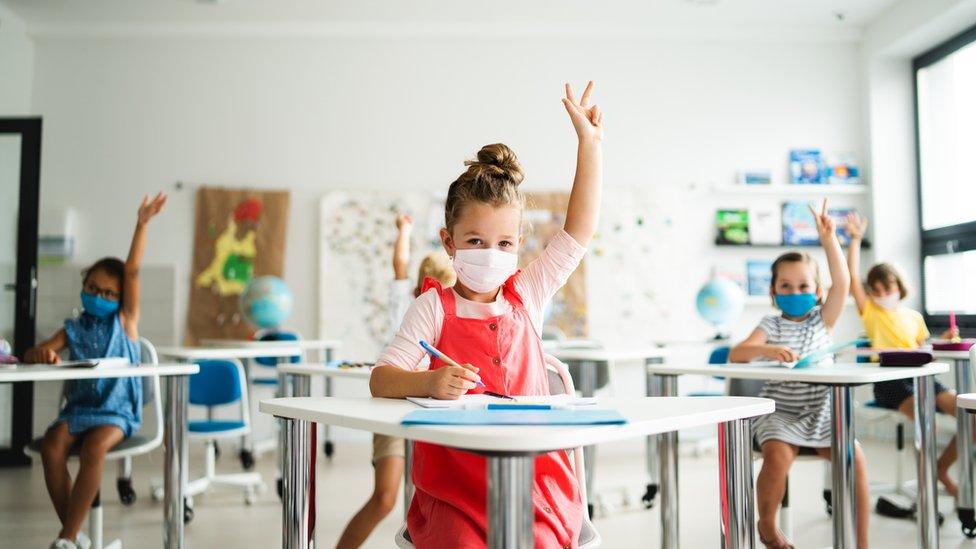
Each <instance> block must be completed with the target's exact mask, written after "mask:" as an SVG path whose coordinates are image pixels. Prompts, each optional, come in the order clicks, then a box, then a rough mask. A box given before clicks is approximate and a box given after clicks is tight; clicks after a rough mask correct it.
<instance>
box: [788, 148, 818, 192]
mask: <svg viewBox="0 0 976 549" xmlns="http://www.w3.org/2000/svg"><path fill="white" fill-rule="evenodd" d="M790 182H791V183H793V184H796V185H823V184H824V183H826V182H827V166H826V165H825V164H824V160H823V157H822V156H821V155H820V150H819V149H793V150H791V151H790Z"/></svg>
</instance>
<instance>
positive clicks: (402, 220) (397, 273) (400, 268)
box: [393, 214, 413, 280]
mask: <svg viewBox="0 0 976 549" xmlns="http://www.w3.org/2000/svg"><path fill="white" fill-rule="evenodd" d="M396 228H397V237H396V242H394V243H393V278H394V279H396V280H406V279H408V278H410V274H409V272H408V269H409V268H410V233H411V232H412V231H413V218H412V217H410V216H409V215H406V214H398V215H397V216H396Z"/></svg>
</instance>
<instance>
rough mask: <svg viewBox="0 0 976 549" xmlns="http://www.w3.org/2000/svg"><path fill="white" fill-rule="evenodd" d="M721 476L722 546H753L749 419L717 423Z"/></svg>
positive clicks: (736, 548) (731, 548)
mask: <svg viewBox="0 0 976 549" xmlns="http://www.w3.org/2000/svg"><path fill="white" fill-rule="evenodd" d="M718 448H719V449H718V452H719V453H718V476H719V496H720V497H719V503H720V505H721V508H720V509H719V513H720V515H721V519H720V520H721V528H722V548H723V549H752V548H753V547H754V546H755V543H756V537H755V531H756V529H755V527H754V526H753V525H754V524H755V507H754V505H753V485H752V426H751V425H750V423H749V420H748V419H739V420H735V421H728V422H725V423H720V424H719V425H718Z"/></svg>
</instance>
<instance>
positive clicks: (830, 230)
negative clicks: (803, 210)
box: [807, 198, 837, 244]
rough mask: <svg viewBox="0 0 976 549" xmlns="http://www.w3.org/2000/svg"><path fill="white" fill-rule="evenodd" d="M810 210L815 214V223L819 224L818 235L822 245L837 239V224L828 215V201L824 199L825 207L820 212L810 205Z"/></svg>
mask: <svg viewBox="0 0 976 549" xmlns="http://www.w3.org/2000/svg"><path fill="white" fill-rule="evenodd" d="M807 207H808V208H810V213H812V214H813V219H814V221H816V222H817V233H819V234H820V243H821V244H824V243H826V242H829V240H830V239H831V238H837V233H836V232H835V231H836V230H837V223H836V222H834V218H832V217H830V214H828V213H827V199H826V198H824V201H823V207H822V208H821V209H820V212H817V211H816V210H814V209H813V204H808V205H807Z"/></svg>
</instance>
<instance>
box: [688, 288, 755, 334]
mask: <svg viewBox="0 0 976 549" xmlns="http://www.w3.org/2000/svg"><path fill="white" fill-rule="evenodd" d="M745 302H746V296H745V293H744V292H743V291H742V288H740V287H739V285H738V284H736V283H735V282H732V281H731V280H729V279H727V278H722V277H720V276H716V277H713V278H712V279H711V280H709V281H708V282H706V283H705V285H704V286H702V287H701V289H700V290H698V295H697V296H696V297H695V308H696V309H698V315H699V316H701V317H702V318H703V319H704V320H705V322H708V323H709V324H711V325H712V326H715V328H716V329H719V328H721V327H722V326H727V325H728V324H730V323H732V322H734V321H735V320H737V319H738V318H739V315H741V314H742V309H743V308H744V307H745ZM715 337H716V339H723V338H724V336H723V335H722V334H721V333H718V334H716V336H715Z"/></svg>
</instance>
